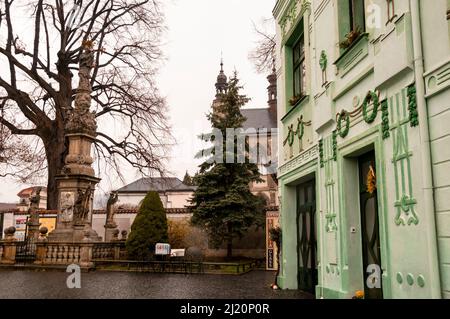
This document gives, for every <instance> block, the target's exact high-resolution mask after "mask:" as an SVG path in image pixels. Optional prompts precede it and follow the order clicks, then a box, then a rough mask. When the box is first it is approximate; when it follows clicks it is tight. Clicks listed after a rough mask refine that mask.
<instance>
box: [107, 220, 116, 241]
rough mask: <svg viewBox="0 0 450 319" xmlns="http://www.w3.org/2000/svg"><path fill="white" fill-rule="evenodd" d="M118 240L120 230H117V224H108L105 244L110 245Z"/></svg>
mask: <svg viewBox="0 0 450 319" xmlns="http://www.w3.org/2000/svg"><path fill="white" fill-rule="evenodd" d="M117 240H119V230H118V229H117V224H106V225H105V242H107V243H109V242H112V241H117Z"/></svg>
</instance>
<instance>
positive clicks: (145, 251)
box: [126, 192, 168, 260]
mask: <svg viewBox="0 0 450 319" xmlns="http://www.w3.org/2000/svg"><path fill="white" fill-rule="evenodd" d="M167 241H168V234H167V217H166V212H165V209H164V207H163V205H162V202H161V199H160V198H159V195H158V193H157V192H149V193H148V194H147V196H145V198H144V200H143V201H142V204H141V206H140V207H139V211H138V214H137V216H136V218H135V219H134V222H133V225H132V226H131V232H130V235H129V236H128V239H127V241H126V249H127V253H128V257H129V258H131V259H134V260H146V259H149V258H150V257H151V256H152V255H153V253H154V250H155V244H156V243H167Z"/></svg>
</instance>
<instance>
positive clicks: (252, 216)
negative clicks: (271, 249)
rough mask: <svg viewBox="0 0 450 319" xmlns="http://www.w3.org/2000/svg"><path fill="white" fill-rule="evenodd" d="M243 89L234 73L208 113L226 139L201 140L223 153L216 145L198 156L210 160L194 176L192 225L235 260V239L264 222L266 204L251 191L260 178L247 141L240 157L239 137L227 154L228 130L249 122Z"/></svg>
mask: <svg viewBox="0 0 450 319" xmlns="http://www.w3.org/2000/svg"><path fill="white" fill-rule="evenodd" d="M241 89H242V87H241V86H239V80H238V79H237V76H236V74H235V76H234V78H232V79H230V82H229V85H228V90H227V92H225V93H222V94H221V96H220V101H221V103H220V104H219V105H216V106H215V108H214V110H213V112H211V113H210V114H208V120H209V121H210V122H211V124H212V127H213V128H215V129H217V130H220V132H221V133H222V136H223V139H218V138H217V136H214V135H213V134H212V133H211V134H206V135H202V139H203V140H205V141H207V142H212V143H213V145H215V146H219V144H222V146H223V148H222V150H223V151H220V153H217V152H216V149H217V148H215V147H214V146H213V147H212V148H210V149H207V150H202V151H201V152H199V154H198V155H197V157H206V156H208V155H209V157H208V158H207V159H206V161H205V162H204V163H202V164H201V165H200V170H199V172H198V174H196V176H195V177H194V184H195V185H196V186H197V190H196V191H195V192H194V195H193V198H192V200H191V204H192V206H191V210H192V213H193V216H192V220H191V221H192V224H194V225H196V226H200V227H201V228H203V229H205V230H206V231H207V232H208V234H209V238H210V240H212V242H213V244H214V245H215V246H216V247H219V246H220V245H221V244H222V243H226V244H227V257H232V242H233V239H234V238H236V237H241V236H242V235H243V234H245V232H246V231H247V230H248V229H249V228H250V227H251V226H253V225H261V224H262V221H263V209H264V204H263V202H262V200H261V199H260V198H259V197H257V196H255V195H253V194H252V193H251V192H250V188H249V186H250V184H251V183H252V182H256V181H261V178H260V174H259V171H258V167H257V165H256V164H252V163H250V161H249V156H248V151H249V145H248V142H247V141H246V142H245V152H243V154H238V150H237V140H238V138H237V136H235V137H234V145H235V147H233V151H232V154H229V153H227V147H226V141H227V138H226V136H227V135H226V131H227V128H228V129H230V128H233V129H239V128H242V125H243V123H244V122H245V120H246V118H245V117H244V116H243V115H242V114H241V111H240V109H241V107H242V106H244V105H245V104H246V103H247V102H248V101H249V99H248V98H247V97H246V96H245V95H240V94H239V91H240V90H241ZM241 153H242V152H241ZM238 156H245V161H242V160H240V161H238ZM227 158H232V159H234V162H232V163H229V162H228V163H227V160H226V159H227ZM242 162H244V163H242Z"/></svg>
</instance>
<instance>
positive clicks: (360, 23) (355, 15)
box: [348, 0, 366, 33]
mask: <svg viewBox="0 0 450 319" xmlns="http://www.w3.org/2000/svg"><path fill="white" fill-rule="evenodd" d="M348 1H349V18H350V25H349V27H350V31H359V32H361V33H362V32H365V31H366V22H365V7H364V0H348Z"/></svg>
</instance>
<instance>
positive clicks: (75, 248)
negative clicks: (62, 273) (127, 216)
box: [0, 227, 125, 269]
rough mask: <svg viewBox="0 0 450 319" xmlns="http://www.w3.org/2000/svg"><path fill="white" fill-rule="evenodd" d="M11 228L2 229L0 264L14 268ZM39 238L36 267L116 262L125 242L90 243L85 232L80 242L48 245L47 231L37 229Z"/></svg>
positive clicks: (12, 233)
mask: <svg viewBox="0 0 450 319" xmlns="http://www.w3.org/2000/svg"><path fill="white" fill-rule="evenodd" d="M14 233H15V229H13V228H8V229H6V230H5V235H6V238H5V240H2V241H0V264H6V265H14V264H15V263H16V247H17V243H18V242H17V240H16V239H15V238H14ZM40 233H41V234H40V236H39V238H38V240H37V242H36V243H35V245H36V246H35V251H36V255H35V259H34V262H33V264H34V265H40V266H46V265H47V266H64V265H70V264H77V265H80V267H82V268H87V269H89V268H92V267H94V266H95V265H94V261H95V260H119V259H120V258H121V256H122V255H123V254H124V248H125V242H124V241H117V242H111V243H101V242H93V241H92V240H90V238H89V233H88V234H86V235H85V236H86V237H85V238H84V239H83V241H81V242H49V241H48V239H47V237H46V234H47V229H46V228H44V227H43V228H41V230H40Z"/></svg>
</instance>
